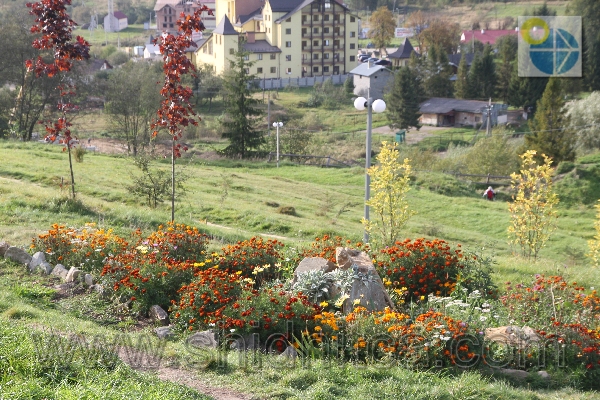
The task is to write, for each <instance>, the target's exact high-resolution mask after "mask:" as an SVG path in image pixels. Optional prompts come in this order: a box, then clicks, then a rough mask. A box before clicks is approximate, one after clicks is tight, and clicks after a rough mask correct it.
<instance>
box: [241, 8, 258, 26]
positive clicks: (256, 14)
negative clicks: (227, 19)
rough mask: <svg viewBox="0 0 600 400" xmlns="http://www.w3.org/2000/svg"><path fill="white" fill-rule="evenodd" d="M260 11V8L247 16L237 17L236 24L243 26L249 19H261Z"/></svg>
mask: <svg viewBox="0 0 600 400" xmlns="http://www.w3.org/2000/svg"><path fill="white" fill-rule="evenodd" d="M261 11H262V10H261V9H260V8H257V9H256V10H254V11H253V12H251V13H250V14H247V15H238V19H237V23H238V24H245V23H246V22H248V21H249V20H250V19H252V18H256V17H260V19H262V13H261Z"/></svg>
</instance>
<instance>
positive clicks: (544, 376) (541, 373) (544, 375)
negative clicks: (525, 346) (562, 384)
mask: <svg viewBox="0 0 600 400" xmlns="http://www.w3.org/2000/svg"><path fill="white" fill-rule="evenodd" d="M537 374H538V375H539V376H540V378H542V379H550V374H549V373H548V372H546V371H538V372H537Z"/></svg>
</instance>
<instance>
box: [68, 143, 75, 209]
mask: <svg viewBox="0 0 600 400" xmlns="http://www.w3.org/2000/svg"><path fill="white" fill-rule="evenodd" d="M67 151H68V152H69V169H70V170H71V194H72V196H73V200H75V176H74V175H73V161H72V160H71V143H67Z"/></svg>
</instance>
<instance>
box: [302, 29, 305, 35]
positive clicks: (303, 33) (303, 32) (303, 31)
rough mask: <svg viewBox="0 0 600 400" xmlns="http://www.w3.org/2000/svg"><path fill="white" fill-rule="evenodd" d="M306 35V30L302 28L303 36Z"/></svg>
mask: <svg viewBox="0 0 600 400" xmlns="http://www.w3.org/2000/svg"><path fill="white" fill-rule="evenodd" d="M304 35H306V28H302V36H304Z"/></svg>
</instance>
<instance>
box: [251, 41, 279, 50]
mask: <svg viewBox="0 0 600 400" xmlns="http://www.w3.org/2000/svg"><path fill="white" fill-rule="evenodd" d="M244 50H248V51H250V52H252V53H281V49H280V48H279V47H276V46H271V45H270V44H269V42H267V41H266V40H257V41H255V42H254V43H244Z"/></svg>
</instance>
